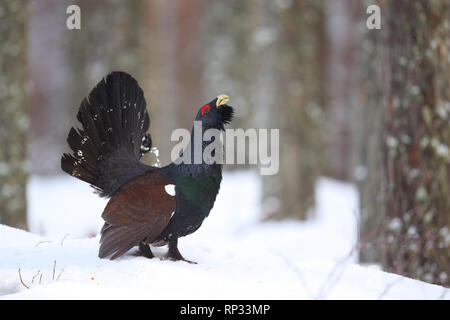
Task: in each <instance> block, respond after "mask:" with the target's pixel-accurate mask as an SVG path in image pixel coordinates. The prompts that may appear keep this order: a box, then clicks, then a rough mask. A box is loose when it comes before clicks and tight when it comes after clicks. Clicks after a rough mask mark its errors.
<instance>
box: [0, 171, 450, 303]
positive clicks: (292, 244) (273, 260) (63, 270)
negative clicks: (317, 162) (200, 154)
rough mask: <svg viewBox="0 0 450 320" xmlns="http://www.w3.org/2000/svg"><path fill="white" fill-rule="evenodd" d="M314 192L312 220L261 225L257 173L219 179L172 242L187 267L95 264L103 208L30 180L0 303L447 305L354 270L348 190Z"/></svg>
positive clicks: (1, 271) (72, 190) (86, 195)
mask: <svg viewBox="0 0 450 320" xmlns="http://www.w3.org/2000/svg"><path fill="white" fill-rule="evenodd" d="M316 189H317V190H316V200H317V208H316V214H315V217H314V218H313V219H311V220H309V221H307V222H303V223H302V222H297V221H285V222H260V221H259V220H260V216H259V212H261V210H260V209H261V208H260V204H259V198H260V194H259V190H260V180H259V177H258V175H257V174H255V173H253V172H250V171H248V172H236V173H225V175H224V180H223V183H222V189H221V192H220V193H219V196H218V199H217V203H216V205H215V207H214V209H213V210H212V212H211V214H210V216H209V217H208V218H207V219H206V220H205V222H204V223H203V226H202V227H201V228H200V229H199V230H198V231H197V232H196V233H194V234H192V235H190V236H188V237H186V238H182V239H180V242H179V248H180V251H181V252H182V254H183V255H184V256H185V257H186V258H187V259H190V260H194V261H196V262H198V264H197V265H192V264H188V263H186V262H172V261H168V260H163V259H159V258H156V259H152V260H149V259H146V258H143V257H136V256H133V251H130V252H129V254H127V255H125V256H122V257H121V258H119V259H117V260H114V261H109V260H102V259H99V258H98V257H97V251H98V241H99V237H98V235H97V233H98V231H99V229H100V228H101V225H102V220H101V218H100V214H101V212H102V210H103V207H104V205H105V200H104V199H100V198H98V197H97V196H96V195H95V194H93V193H92V191H91V189H90V188H89V186H88V185H87V184H84V183H82V182H79V181H77V180H76V179H72V178H71V177H69V176H67V177H65V176H61V177H55V178H37V177H33V178H32V179H31V181H30V184H29V190H28V193H29V194H28V196H29V210H30V211H29V224H30V229H31V233H28V232H24V231H21V230H17V229H13V228H10V227H7V226H4V225H0V257H1V258H0V259H1V260H0V299H450V293H449V292H448V291H449V290H448V289H445V288H443V287H440V286H436V285H431V284H427V283H424V282H421V281H418V280H413V279H409V278H405V277H401V276H398V275H395V274H390V273H386V272H383V271H381V270H380V269H379V268H377V267H376V266H360V265H358V264H357V254H356V252H354V251H352V248H353V246H354V244H355V241H356V238H357V217H358V195H357V192H356V190H355V188H354V187H353V186H352V185H348V184H342V183H339V182H336V181H333V180H330V179H326V178H323V179H320V180H319V181H318V183H317V188H316ZM165 250H166V248H156V249H155V253H156V255H157V256H158V257H160V258H161V257H163V255H164V253H165ZM19 269H20V274H19ZM21 281H22V282H23V284H22V283H21ZM26 286H27V287H28V288H29V289H27V288H26Z"/></svg>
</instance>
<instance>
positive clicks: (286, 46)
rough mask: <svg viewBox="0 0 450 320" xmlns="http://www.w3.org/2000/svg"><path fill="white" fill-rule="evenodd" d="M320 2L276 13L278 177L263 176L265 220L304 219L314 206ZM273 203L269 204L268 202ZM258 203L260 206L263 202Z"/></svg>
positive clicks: (320, 97)
mask: <svg viewBox="0 0 450 320" xmlns="http://www.w3.org/2000/svg"><path fill="white" fill-rule="evenodd" d="M324 4H325V3H324V2H323V1H309V0H307V1H294V2H292V3H291V4H290V7H289V8H286V9H284V10H281V12H280V15H279V18H280V22H279V23H280V26H279V33H280V34H279V42H278V43H277V49H278V56H277V59H278V63H277V65H278V70H277V76H278V79H277V81H278V88H279V90H278V92H280V93H281V94H279V95H277V96H276V98H275V99H274V101H276V102H275V103H274V104H273V105H272V110H271V112H272V114H273V117H272V118H279V123H278V125H279V128H280V136H281V137H282V138H281V139H280V172H279V173H278V174H277V175H274V176H268V177H265V184H264V197H265V198H266V200H268V199H269V201H268V202H266V206H265V209H266V210H267V211H268V212H266V214H268V215H269V217H272V218H276V219H281V218H286V217H295V218H299V219H305V218H306V215H307V212H308V210H309V209H312V207H313V206H314V184H315V181H316V178H317V177H318V176H319V175H320V174H322V173H323V172H324V170H325V150H326V140H327V134H328V132H327V130H326V126H325V123H326V117H325V116H326V113H325V110H324V106H325V102H326V101H325V94H324V92H325V90H324V89H325V88H324V81H323V76H324V69H323V68H324V65H325V61H326V49H325V43H326V40H325V39H326V33H325V16H324V14H325V12H324ZM273 200H275V201H273ZM263 204H264V203H263Z"/></svg>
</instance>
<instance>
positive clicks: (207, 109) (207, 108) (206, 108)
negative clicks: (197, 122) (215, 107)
mask: <svg viewBox="0 0 450 320" xmlns="http://www.w3.org/2000/svg"><path fill="white" fill-rule="evenodd" d="M209 109H211V107H210V106H208V105H207V104H206V105H204V106H203V107H202V116H203V115H204V114H205V113H208V112H209Z"/></svg>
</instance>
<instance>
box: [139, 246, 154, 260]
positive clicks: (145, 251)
mask: <svg viewBox="0 0 450 320" xmlns="http://www.w3.org/2000/svg"><path fill="white" fill-rule="evenodd" d="M139 255H141V256H144V257H146V258H149V259H151V258H153V257H154V255H153V253H152V250H150V246H149V245H148V244H145V243H144V242H139Z"/></svg>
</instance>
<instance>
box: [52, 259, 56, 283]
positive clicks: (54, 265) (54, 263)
mask: <svg viewBox="0 0 450 320" xmlns="http://www.w3.org/2000/svg"><path fill="white" fill-rule="evenodd" d="M55 268H56V260H55V261H54V262H53V275H52V280H55Z"/></svg>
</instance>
